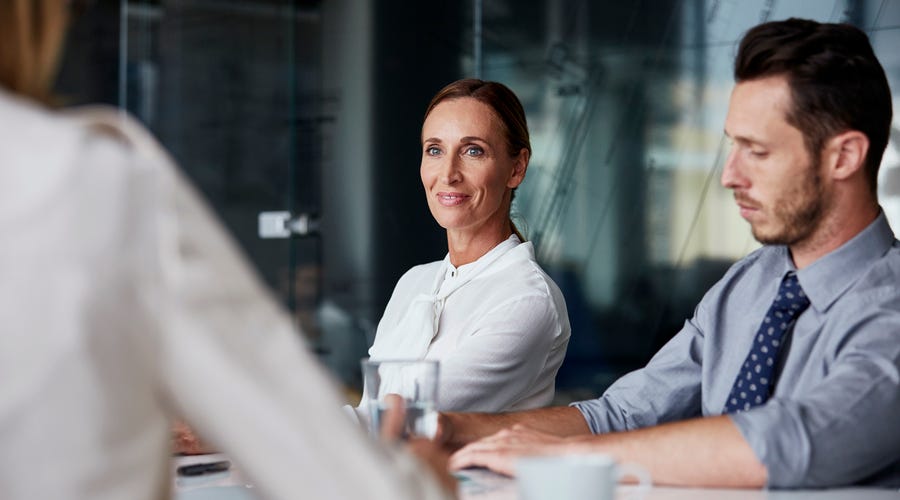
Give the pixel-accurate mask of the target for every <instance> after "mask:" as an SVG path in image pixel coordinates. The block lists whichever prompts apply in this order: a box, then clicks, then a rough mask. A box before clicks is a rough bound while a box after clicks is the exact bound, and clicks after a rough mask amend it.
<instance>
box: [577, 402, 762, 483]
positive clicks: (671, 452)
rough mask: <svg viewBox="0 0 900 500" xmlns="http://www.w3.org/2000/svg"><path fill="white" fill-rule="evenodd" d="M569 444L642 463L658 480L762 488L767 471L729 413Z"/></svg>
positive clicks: (605, 435)
mask: <svg viewBox="0 0 900 500" xmlns="http://www.w3.org/2000/svg"><path fill="white" fill-rule="evenodd" d="M569 441H570V444H569V450H570V451H572V452H575V453H578V452H602V453H609V454H612V455H615V456H616V457H617V458H618V460H620V461H622V462H635V463H638V464H641V465H642V466H644V467H646V468H647V469H648V470H649V471H650V474H651V476H652V477H653V481H654V482H655V483H657V484H667V485H677V486H694V487H736V488H760V487H763V486H765V484H766V479H767V473H766V468H765V466H764V465H763V464H762V463H760V462H759V460H758V459H757V458H756V455H755V454H754V452H753V450H752V449H751V448H750V445H749V444H747V442H746V440H744V437H743V436H742V435H741V433H740V431H739V430H738V428H737V427H736V426H735V425H734V423H732V422H731V419H730V418H728V417H727V416H718V417H709V418H698V419H693V420H686V421H682V422H675V423H671V424H665V425H660V426H656V427H648V428H645V429H639V430H635V431H629V432H618V433H611V434H604V435H596V436H588V437H583V438H577V437H576V438H572V439H570V440H569Z"/></svg>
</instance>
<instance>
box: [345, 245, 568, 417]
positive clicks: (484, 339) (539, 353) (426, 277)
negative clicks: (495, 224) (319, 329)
mask: <svg viewBox="0 0 900 500" xmlns="http://www.w3.org/2000/svg"><path fill="white" fill-rule="evenodd" d="M569 334H570V327H569V317H568V314H567V313H566V303H565V300H564V299H563V296H562V293H561V292H560V291H559V288H558V287H557V286H556V284H555V283H554V282H553V280H551V279H550V277H549V276H547V274H546V273H544V271H543V270H542V269H541V267H540V266H539V265H538V264H537V262H536V261H535V259H534V247H533V246H532V244H531V243H530V242H528V243H522V242H520V241H519V239H518V238H517V237H516V236H515V235H513V236H510V237H509V239H507V240H506V241H503V242H502V243H500V244H499V245H497V246H496V247H494V248H493V249H491V250H490V251H489V252H488V253H486V254H485V255H483V256H482V257H481V258H479V259H478V260H476V261H475V262H472V263H470V264H466V265H463V266H460V267H458V268H457V267H454V266H453V265H452V264H451V263H450V258H449V255H448V256H447V257H446V258H444V260H443V261H438V262H432V263H430V264H425V265H421V266H416V267H414V268H412V269H410V270H409V271H407V272H406V274H404V275H403V277H401V278H400V281H399V282H398V283H397V286H396V287H395V289H394V293H393V295H392V296H391V299H390V301H389V302H388V305H387V308H386V309H385V311H384V315H383V316H382V318H381V321H380V322H379V324H378V331H377V333H376V336H375V342H374V344H373V345H372V348H371V349H370V350H369V356H370V357H371V358H372V359H375V360H379V359H433V360H439V361H440V374H439V381H440V382H439V390H438V402H437V406H438V409H440V410H444V411H484V412H499V411H511V410H525V409H530V408H538V407H541V406H546V405H547V404H549V403H550V402H551V400H552V399H553V394H554V387H555V379H556V372H557V370H559V367H560V365H561V364H562V361H563V358H564V357H565V354H566V346H567V345H568V342H569ZM382 383H384V381H383V382H382ZM367 396H368V394H367V392H366V391H365V390H364V396H363V405H365V401H366V397H367Z"/></svg>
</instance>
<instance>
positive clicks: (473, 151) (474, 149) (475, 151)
mask: <svg viewBox="0 0 900 500" xmlns="http://www.w3.org/2000/svg"><path fill="white" fill-rule="evenodd" d="M465 154H466V156H481V155H483V154H484V150H483V149H481V148H479V147H478V146H469V147H467V148H466V149H465Z"/></svg>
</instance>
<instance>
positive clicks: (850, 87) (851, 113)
mask: <svg viewBox="0 0 900 500" xmlns="http://www.w3.org/2000/svg"><path fill="white" fill-rule="evenodd" d="M772 76H783V77H785V78H786V79H787V82H788V85H789V86H790V89H791V97H792V105H791V109H790V110H788V113H787V121H788V123H790V124H791V125H793V126H794V127H797V129H799V130H800V132H802V133H803V138H804V142H805V144H806V148H807V149H808V150H809V152H810V154H811V155H813V156H812V157H813V159H814V160H815V159H818V157H819V155H821V152H822V147H823V146H824V144H825V142H826V141H827V140H828V139H830V138H831V137H834V136H835V135H837V134H839V133H842V132H846V131H848V130H858V131H860V132H862V133H863V134H865V135H866V137H868V138H869V152H868V154H867V155H866V158H865V169H866V174H867V177H868V179H869V181H870V186H871V188H872V192H873V194H875V195H876V197H877V189H876V186H877V180H878V166H879V164H880V163H881V156H882V155H883V154H884V149H885V147H887V143H888V136H889V134H890V127H891V116H892V108H891V90H890V88H889V87H888V82H887V77H886V76H885V74H884V69H883V68H882V67H881V64H880V63H879V62H878V59H877V58H876V57H875V53H874V52H873V51H872V46H871V44H869V38H868V37H867V36H866V34H865V33H863V32H862V31H861V30H859V29H858V28H856V27H854V26H851V25H849V24H830V23H818V22H815V21H809V20H805V19H788V20H786V21H774V22H769V23H765V24H760V25H759V26H756V27H754V28H752V29H750V31H748V32H747V34H746V35H744V38H743V40H741V44H740V47H739V48H738V54H737V58H736V59H735V62H734V79H735V81H736V82H738V83H740V82H743V81H747V80H755V79H759V78H766V77H772Z"/></svg>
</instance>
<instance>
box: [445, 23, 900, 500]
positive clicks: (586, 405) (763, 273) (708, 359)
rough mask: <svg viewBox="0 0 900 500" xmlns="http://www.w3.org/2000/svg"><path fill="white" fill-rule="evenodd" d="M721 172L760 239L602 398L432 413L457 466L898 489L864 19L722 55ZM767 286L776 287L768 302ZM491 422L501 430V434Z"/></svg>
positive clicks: (893, 259) (877, 131) (892, 270)
mask: <svg viewBox="0 0 900 500" xmlns="http://www.w3.org/2000/svg"><path fill="white" fill-rule="evenodd" d="M735 80H736V82H737V84H736V86H735V88H734V91H733V92H732V96H731V102H730V105H729V111H728V117H727V119H726V123H725V134H726V136H728V138H729V139H730V140H731V141H732V150H731V152H730V154H729V156H728V159H727V161H726V164H725V166H724V169H723V172H722V184H723V186H725V187H726V188H728V189H731V190H732V191H733V192H734V197H735V201H736V202H737V204H738V206H739V207H740V211H741V215H742V216H743V217H744V218H745V219H746V220H747V221H748V222H749V223H750V226H751V229H752V232H753V235H754V237H755V238H756V239H757V240H758V241H760V242H761V243H763V244H764V245H765V246H764V247H763V248H761V249H759V250H757V251H755V252H753V253H752V254H750V255H749V256H747V257H746V258H744V259H742V260H741V261H739V262H737V263H736V264H735V265H734V266H732V267H731V269H730V270H729V271H728V272H727V273H726V274H725V276H724V277H723V278H722V279H721V281H719V282H718V283H717V284H716V285H715V286H713V288H712V289H710V290H709V292H708V293H707V294H706V295H705V296H704V297H703V299H702V300H701V302H700V304H699V305H698V306H697V309H696V311H695V313H694V316H693V317H692V318H691V319H690V320H688V321H687V322H685V325H684V328H683V329H682V330H681V331H680V332H679V333H678V334H677V335H676V336H675V337H674V338H673V339H672V340H671V341H670V342H669V343H668V344H666V345H665V346H664V347H663V348H662V350H660V351H659V352H658V353H657V354H656V355H655V356H654V357H653V359H651V361H650V362H649V364H648V365H647V366H646V367H645V368H643V369H640V370H637V371H635V372H632V373H630V374H628V375H626V376H624V377H622V378H621V379H620V380H618V381H617V382H616V383H615V384H613V385H612V386H611V387H610V388H609V389H608V390H607V391H606V392H605V393H604V394H603V396H601V397H600V398H598V399H595V400H590V401H582V402H578V403H575V404H573V405H572V406H570V407H561V408H546V409H541V410H535V411H530V412H520V413H509V414H498V415H488V414H463V413H455V414H454V413H450V414H443V415H442V416H441V426H440V438H441V439H443V440H444V441H445V442H446V443H448V444H449V445H451V446H463V445H464V446H463V447H462V449H460V450H459V451H458V452H457V453H456V454H455V455H454V457H453V458H452V461H451V464H452V465H453V466H454V467H457V468H463V467H468V466H485V467H489V468H491V469H494V470H497V471H499V472H504V473H508V474H512V473H513V472H514V471H513V464H514V461H515V459H516V458H517V457H519V456H522V455H528V454H560V453H581V452H599V453H609V454H612V455H615V456H616V457H617V458H619V459H620V460H624V461H629V462H638V463H640V464H643V465H644V466H645V467H647V468H648V469H649V470H650V472H651V474H652V476H653V479H654V481H655V482H657V483H660V484H674V485H687V486H725V487H762V486H768V487H787V488H790V487H827V486H839V485H851V484H871V485H882V486H894V487H897V486H900V242H898V241H897V240H896V239H895V238H894V235H893V232H892V231H891V228H890V226H889V225H888V223H887V220H886V219H885V216H884V214H883V213H882V211H881V209H880V207H879V205H878V200H877V195H876V193H877V189H876V188H877V186H876V179H877V174H878V166H879V163H880V161H881V156H882V153H883V152H884V149H885V147H886V145H887V140H888V133H889V129H890V123H891V114H892V112H891V95H890V89H889V88H888V83H887V79H886V78H885V74H884V70H883V69H882V67H881V65H880V64H879V62H878V60H877V59H876V58H875V55H874V53H873V52H872V48H871V46H870V44H869V41H868V39H867V37H866V35H865V34H864V33H862V32H861V31H859V30H858V29H856V28H854V27H852V26H849V25H838V24H820V23H816V22H813V21H805V20H798V19H790V20H787V21H780V22H771V23H766V24H762V25H760V26H757V27H755V28H753V29H751V30H750V31H749V32H748V33H747V34H746V35H745V37H744V39H743V40H742V42H741V45H740V48H739V51H738V55H737V58H736V61H735ZM773 299H774V302H773ZM498 431H499V432H498Z"/></svg>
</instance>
